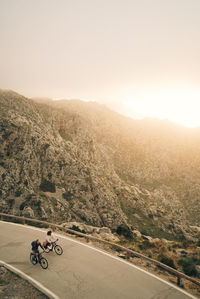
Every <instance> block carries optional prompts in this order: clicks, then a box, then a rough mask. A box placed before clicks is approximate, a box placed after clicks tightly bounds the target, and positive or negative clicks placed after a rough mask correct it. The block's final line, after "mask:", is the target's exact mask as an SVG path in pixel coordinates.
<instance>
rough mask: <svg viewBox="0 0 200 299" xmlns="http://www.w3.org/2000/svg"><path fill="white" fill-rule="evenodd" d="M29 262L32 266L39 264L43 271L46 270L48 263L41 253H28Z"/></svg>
mask: <svg viewBox="0 0 200 299" xmlns="http://www.w3.org/2000/svg"><path fill="white" fill-rule="evenodd" d="M30 261H31V263H32V264H33V265H36V264H37V263H39V264H40V266H41V267H42V268H43V269H47V268H48V261H47V259H45V258H44V257H43V256H42V253H41V252H40V253H39V254H37V253H34V252H31V253H30Z"/></svg>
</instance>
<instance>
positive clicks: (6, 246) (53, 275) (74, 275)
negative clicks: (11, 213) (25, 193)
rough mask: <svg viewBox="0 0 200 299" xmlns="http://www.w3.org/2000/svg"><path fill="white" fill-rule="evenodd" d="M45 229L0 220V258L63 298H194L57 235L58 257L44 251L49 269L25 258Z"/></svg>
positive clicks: (42, 236)
mask: <svg viewBox="0 0 200 299" xmlns="http://www.w3.org/2000/svg"><path fill="white" fill-rule="evenodd" d="M37 238H40V239H41V240H42V241H43V240H44V239H45V232H44V231H41V230H38V229H34V228H32V227H30V226H22V225H16V224H12V223H8V222H1V221H0V240H1V241H0V260H3V261H5V262H7V263H9V264H11V265H13V266H15V267H16V268H18V269H20V270H21V271H23V272H25V273H26V274H28V275H29V276H31V277H32V278H34V279H36V280H38V281H39V282H40V283H42V284H43V285H44V286H45V287H47V288H48V289H50V290H51V291H52V292H54V293H55V294H56V295H58V297H59V298H65V299H164V298H165V299H186V298H187V299H188V298H194V297H192V296H191V295H189V294H186V293H184V292H182V291H181V290H179V289H178V288H174V287H172V285H170V284H167V283H165V282H163V281H162V280H159V279H156V278H155V277H154V276H152V275H149V274H147V273H146V272H144V271H141V270H139V269H138V268H136V267H134V266H131V265H129V264H128V263H126V262H124V261H122V260H120V259H118V258H112V257H111V256H110V255H107V254H105V253H103V252H101V251H100V250H96V249H94V248H91V247H89V246H87V245H83V244H81V243H79V242H77V241H74V240H72V239H70V238H68V237H62V236H59V243H60V245H61V246H62V247H63V249H64V254H63V255H62V256H57V255H56V254H55V253H54V252H51V253H49V254H45V257H47V259H48V262H49V268H48V269H47V270H43V269H42V268H41V267H40V265H38V264H37V265H35V266H33V265H32V264H31V263H30V261H29V254H30V244H31V242H32V241H33V240H34V239H37Z"/></svg>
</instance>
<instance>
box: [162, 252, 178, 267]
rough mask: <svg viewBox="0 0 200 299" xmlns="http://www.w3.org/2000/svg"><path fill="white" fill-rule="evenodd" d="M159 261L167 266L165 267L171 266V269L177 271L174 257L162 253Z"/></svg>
mask: <svg viewBox="0 0 200 299" xmlns="http://www.w3.org/2000/svg"><path fill="white" fill-rule="evenodd" d="M158 260H159V261H160V262H161V263H163V264H165V265H167V266H169V267H171V268H174V269H176V265H175V262H174V259H173V257H172V256H170V255H168V254H166V253H165V254H163V253H161V254H160V255H159V256H158Z"/></svg>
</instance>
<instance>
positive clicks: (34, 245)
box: [31, 239, 44, 255]
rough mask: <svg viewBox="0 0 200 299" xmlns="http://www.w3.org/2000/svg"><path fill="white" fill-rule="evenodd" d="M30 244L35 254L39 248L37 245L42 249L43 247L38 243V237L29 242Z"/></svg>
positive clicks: (37, 253)
mask: <svg viewBox="0 0 200 299" xmlns="http://www.w3.org/2000/svg"><path fill="white" fill-rule="evenodd" d="M31 246H32V251H33V253H35V255H39V249H38V247H41V248H42V249H43V250H44V247H43V246H42V244H41V243H40V240H39V239H37V240H35V241H33V242H32V243H31Z"/></svg>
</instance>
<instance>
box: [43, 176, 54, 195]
mask: <svg viewBox="0 0 200 299" xmlns="http://www.w3.org/2000/svg"><path fill="white" fill-rule="evenodd" d="M40 189H41V190H42V191H43V192H51V193H55V192H56V186H55V184H54V183H52V182H50V181H47V180H45V179H43V180H42V182H41V184H40Z"/></svg>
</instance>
